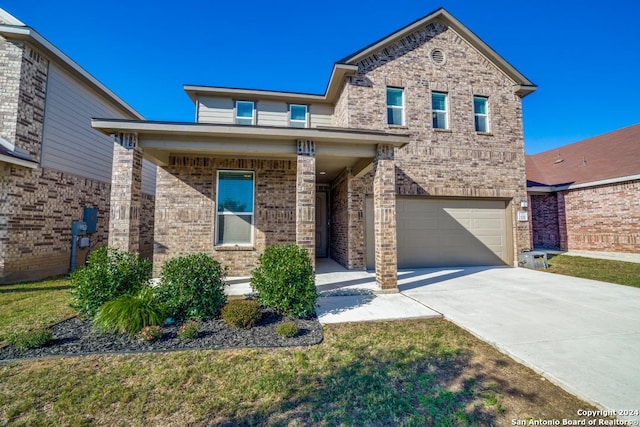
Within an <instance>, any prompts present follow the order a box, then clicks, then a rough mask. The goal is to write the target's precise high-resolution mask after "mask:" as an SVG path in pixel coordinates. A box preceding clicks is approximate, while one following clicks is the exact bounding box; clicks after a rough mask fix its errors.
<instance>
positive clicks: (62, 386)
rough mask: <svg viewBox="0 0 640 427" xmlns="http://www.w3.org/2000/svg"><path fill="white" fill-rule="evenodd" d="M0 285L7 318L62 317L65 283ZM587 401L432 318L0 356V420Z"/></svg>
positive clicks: (78, 422)
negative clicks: (317, 334) (191, 345)
mask: <svg viewBox="0 0 640 427" xmlns="http://www.w3.org/2000/svg"><path fill="white" fill-rule="evenodd" d="M0 289H2V290H6V291H10V290H12V289H13V290H14V292H4V293H2V294H0V295H2V297H1V298H2V300H0V302H1V303H2V308H3V309H2V315H3V316H4V317H3V319H10V322H11V323H12V325H14V327H15V326H16V325H19V324H32V323H34V322H36V323H46V322H48V321H49V322H55V321H57V320H60V319H62V318H64V317H66V316H68V315H69V314H72V312H71V311H70V310H69V309H68V285H67V282H65V281H55V282H42V283H39V284H25V285H15V286H11V287H3V288H0ZM17 296H21V298H18V297H17ZM45 312H46V313H48V314H46V315H45ZM36 314H37V316H36ZM46 319H49V320H46ZM3 323H9V320H7V321H5V322H3ZM2 326H3V328H5V329H12V328H9V327H8V326H7V325H6V324H3V325H2ZM589 408H590V406H589V405H587V404H585V403H584V402H581V401H579V400H578V399H576V398H575V397H573V396H571V395H569V394H568V393H566V392H564V391H562V390H561V389H559V388H558V387H556V386H554V385H552V384H550V383H549V382H548V381H545V380H544V379H541V378H540V376H539V375H538V374H536V373H535V372H533V371H531V370H529V369H527V368H525V367H523V366H522V365H519V364H518V363H516V362H514V361H513V360H512V359H509V358H508V357H507V356H505V355H503V354H501V353H499V352H498V351H497V350H495V349H494V348H493V347H491V346H489V345H488V344H485V343H483V342H481V341H479V340H478V339H477V338H475V337H473V336H472V335H471V334H469V333H467V332H465V331H464V330H462V329H460V328H458V327H457V326H455V325H453V324H452V323H449V322H447V321H445V320H442V319H430V320H410V321H397V322H368V323H360V324H344V325H331V326H326V327H325V328H324V341H323V343H322V344H321V345H317V346H313V347H305V348H283V349H237V350H217V351H216V350H207V351H185V352H169V353H146V354H129V355H96V356H85V357H59V358H49V359H42V360H25V361H22V362H15V363H11V364H7V365H0V425H16V426H48V425H69V426H83V425H161V426H174V425H175V426H184V425H221V426H236V425H240V426H242V425H264V426H267V425H268V426H279V425H280V426H315V425H318V426H338V425H339V426H362V425H367V426H387V425H394V426H423V425H429V426H485V425H510V424H509V423H510V420H511V419H525V418H528V417H532V418H543V419H562V418H575V414H576V411H577V410H578V409H589Z"/></svg>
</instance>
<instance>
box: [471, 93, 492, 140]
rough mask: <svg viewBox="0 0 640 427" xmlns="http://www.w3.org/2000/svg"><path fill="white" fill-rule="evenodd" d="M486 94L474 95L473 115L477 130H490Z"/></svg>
mask: <svg viewBox="0 0 640 427" xmlns="http://www.w3.org/2000/svg"><path fill="white" fill-rule="evenodd" d="M487 101H488V100H487V98H486V97H485V96H474V97H473V115H474V117H475V125H476V132H489V109H488V108H487V103H488V102H487Z"/></svg>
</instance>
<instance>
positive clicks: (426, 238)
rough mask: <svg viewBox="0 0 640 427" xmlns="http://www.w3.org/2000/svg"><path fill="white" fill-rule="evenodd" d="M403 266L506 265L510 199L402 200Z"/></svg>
mask: <svg viewBox="0 0 640 427" xmlns="http://www.w3.org/2000/svg"><path fill="white" fill-rule="evenodd" d="M396 207H397V226H398V236H397V237H398V266H399V267H400V268H412V267H441V266H465V265H502V264H505V263H506V260H507V251H506V248H507V232H506V230H507V228H506V203H505V202H503V201H491V200H448V199H425V198H407V197H405V198H401V197H399V198H397V200H396ZM366 219H367V267H368V268H373V265H374V256H373V251H374V247H373V237H372V233H373V200H372V199H371V198H369V199H367V218H366Z"/></svg>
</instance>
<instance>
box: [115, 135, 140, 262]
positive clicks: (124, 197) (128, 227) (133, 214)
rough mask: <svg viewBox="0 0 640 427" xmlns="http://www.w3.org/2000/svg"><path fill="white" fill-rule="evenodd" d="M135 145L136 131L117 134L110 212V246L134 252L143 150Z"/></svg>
mask: <svg viewBox="0 0 640 427" xmlns="http://www.w3.org/2000/svg"><path fill="white" fill-rule="evenodd" d="M137 145H138V144H137V135H136V134H133V133H119V134H117V135H116V141H115V142H114V144H113V165H112V171H111V200H110V213H109V246H110V247H113V248H118V249H122V250H125V251H129V252H136V253H137V252H139V251H140V213H141V210H142V152H141V151H140V150H139V148H138V147H137Z"/></svg>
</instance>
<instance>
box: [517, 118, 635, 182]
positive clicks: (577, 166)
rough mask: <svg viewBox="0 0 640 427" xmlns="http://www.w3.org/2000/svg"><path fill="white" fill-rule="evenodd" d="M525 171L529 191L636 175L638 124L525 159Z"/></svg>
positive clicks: (528, 156)
mask: <svg viewBox="0 0 640 427" xmlns="http://www.w3.org/2000/svg"><path fill="white" fill-rule="evenodd" d="M526 170H527V181H529V182H528V186H529V187H533V186H535V185H547V186H559V185H566V184H585V183H592V182H597V181H604V180H609V179H612V178H621V177H632V176H636V175H640V124H635V125H632V126H629V127H626V128H622V129H619V130H615V131H613V132H609V133H605V134H603V135H598V136H594V137H592V138H588V139H585V140H582V141H579V142H574V143H573V144H569V145H565V146H562V147H558V148H554V149H552V150H549V151H545V152H543V153H539V154H535V155H527V156H526Z"/></svg>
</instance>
